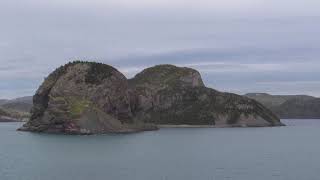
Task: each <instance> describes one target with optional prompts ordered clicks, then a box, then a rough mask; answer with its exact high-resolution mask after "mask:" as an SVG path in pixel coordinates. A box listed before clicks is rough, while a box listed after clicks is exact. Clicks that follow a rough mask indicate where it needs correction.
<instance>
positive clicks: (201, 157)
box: [0, 120, 320, 180]
mask: <svg viewBox="0 0 320 180" xmlns="http://www.w3.org/2000/svg"><path fill="white" fill-rule="evenodd" d="M283 122H284V123H286V124H287V125H288V126H286V127H274V128H225V129H210V128H207V129H201V128H195V129H193V128H191V129H161V130H159V131H153V132H143V133H137V134H127V135H97V136H64V135H48V134H33V133H27V132H17V131H15V129H16V128H17V127H19V126H20V125H21V123H0V179H1V180H88V179H92V180H100V179H101V180H224V179H227V180H319V178H320V176H319V173H320V165H319V163H320V143H319V138H320V120H284V121H283Z"/></svg>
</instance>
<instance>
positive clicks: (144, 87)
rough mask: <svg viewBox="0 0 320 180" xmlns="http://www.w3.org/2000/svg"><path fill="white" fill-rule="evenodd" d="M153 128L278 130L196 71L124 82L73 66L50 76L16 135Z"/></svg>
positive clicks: (169, 68)
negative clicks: (194, 127) (27, 119)
mask: <svg viewBox="0 0 320 180" xmlns="http://www.w3.org/2000/svg"><path fill="white" fill-rule="evenodd" d="M158 125H195V126H199V125H200V126H201V125H206V126H212V127H264V126H281V125H283V124H282V123H281V122H280V120H279V118H278V117H277V116H276V115H274V114H273V113H272V112H271V111H270V110H269V109H267V108H265V107H264V106H263V105H261V104H260V103H258V102H257V101H255V100H253V99H249V98H246V97H243V96H239V95H236V94H230V93H222V92H219V91H216V90H214V89H210V88H207V87H205V85H204V83H203V81H202V78H201V75H200V73H199V72H198V71H196V70H194V69H190V68H184V67H176V66H173V65H158V66H154V67H151V68H148V69H145V70H143V71H142V72H141V73H138V74H137V75H136V76H135V77H134V78H132V79H127V78H126V77H125V76H124V75H123V74H122V73H120V72H119V71H118V70H117V69H115V68H113V67H111V66H109V65H106V64H102V63H95V62H82V61H76V62H72V63H68V64H66V65H64V66H62V67H60V68H58V69H56V70H55V71H54V72H53V73H51V74H50V75H49V76H48V77H47V78H46V79H45V81H44V82H43V84H42V85H41V86H40V87H39V89H38V90H37V92H36V94H35V95H34V97H33V107H32V110H31V118H30V120H29V121H28V122H27V123H26V124H24V125H23V127H21V128H20V129H19V130H23V131H34V132H48V133H66V134H95V133H125V132H137V131H145V130H156V129H157V128H158Z"/></svg>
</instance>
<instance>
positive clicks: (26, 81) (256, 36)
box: [0, 0, 320, 98]
mask: <svg viewBox="0 0 320 180" xmlns="http://www.w3.org/2000/svg"><path fill="white" fill-rule="evenodd" d="M319 9H320V1H319V0H303V1H302V0H223V1H221V0H90V1H89V0H1V1H0V98H15V97H19V96H25V95H33V94H34V92H35V90H36V89H37V87H38V86H39V85H40V84H41V82H42V81H43V79H44V77H45V76H47V75H48V74H49V73H50V72H51V71H52V70H54V69H55V68H56V67H58V66H60V65H62V64H64V63H66V62H68V61H70V60H74V59H83V60H93V61H99V62H104V63H107V64H110V65H112V66H115V67H117V68H118V69H119V70H120V71H122V72H124V73H125V75H126V76H127V77H128V78H130V77H132V76H134V74H135V73H137V72H139V71H140V70H141V69H143V68H145V67H149V66H152V65H155V64H164V63H166V64H168V63H169V64H176V65H179V66H188V67H193V68H195V69H197V70H199V71H200V73H201V74H202V76H203V78H204V80H205V83H206V84H207V86H209V87H212V88H215V89H218V90H221V91H229V92H235V93H239V94H244V93H247V92H268V93H272V94H309V95H314V96H319V97H320V71H319V69H320V58H319V57H320V56H319V55H320V36H319V32H320V11H319Z"/></svg>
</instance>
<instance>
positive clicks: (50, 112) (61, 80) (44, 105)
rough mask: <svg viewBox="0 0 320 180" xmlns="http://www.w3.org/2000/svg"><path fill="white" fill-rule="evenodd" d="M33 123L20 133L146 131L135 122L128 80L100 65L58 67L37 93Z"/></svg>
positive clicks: (113, 69)
mask: <svg viewBox="0 0 320 180" xmlns="http://www.w3.org/2000/svg"><path fill="white" fill-rule="evenodd" d="M33 103H34V105H33V108H32V116H31V119H30V121H29V122H28V123H27V124H25V125H24V126H23V127H22V128H21V129H20V130H27V131H39V132H61V133H75V134H90V133H106V132H131V131H139V130H147V129H149V128H151V129H153V128H154V127H152V126H150V127H147V126H146V125H144V124H143V123H140V122H134V121H133V116H132V112H131V106H130V98H129V93H128V82H127V79H126V77H125V76H124V75H123V74H121V73H120V72H119V71H117V70H116V69H115V68H113V67H111V66H108V65H105V64H99V63H84V62H75V63H69V64H67V65H65V66H63V67H60V68H58V69H57V70H56V71H54V72H53V73H52V74H50V75H49V77H48V78H47V79H46V80H45V82H44V83H43V84H42V85H41V86H40V88H39V89H38V90H37V92H36V94H35V96H34V98H33Z"/></svg>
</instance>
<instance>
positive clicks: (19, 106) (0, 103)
mask: <svg viewBox="0 0 320 180" xmlns="http://www.w3.org/2000/svg"><path fill="white" fill-rule="evenodd" d="M0 107H2V108H4V109H10V110H14V111H22V112H29V111H30V110H31V108H32V96H25V97H20V98H16V99H12V100H0Z"/></svg>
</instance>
